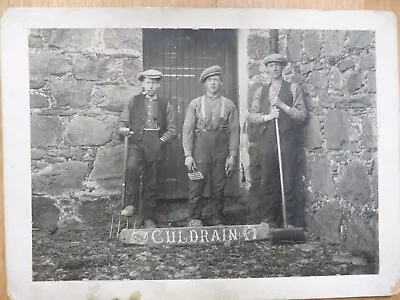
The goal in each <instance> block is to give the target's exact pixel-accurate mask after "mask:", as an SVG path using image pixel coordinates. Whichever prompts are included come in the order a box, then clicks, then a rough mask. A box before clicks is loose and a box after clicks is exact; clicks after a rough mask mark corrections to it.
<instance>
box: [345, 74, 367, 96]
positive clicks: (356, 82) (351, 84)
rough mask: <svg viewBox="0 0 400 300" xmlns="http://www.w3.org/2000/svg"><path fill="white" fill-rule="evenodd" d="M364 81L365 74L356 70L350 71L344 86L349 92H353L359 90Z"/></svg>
mask: <svg viewBox="0 0 400 300" xmlns="http://www.w3.org/2000/svg"><path fill="white" fill-rule="evenodd" d="M364 82H365V76H364V75H363V74H362V73H361V72H358V71H354V72H351V73H350V75H349V77H347V80H346V88H347V90H348V91H349V93H350V94H353V93H355V92H356V91H357V90H359V89H360V88H361V87H362V86H363V85H364Z"/></svg>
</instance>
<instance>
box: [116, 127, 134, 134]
mask: <svg viewBox="0 0 400 300" xmlns="http://www.w3.org/2000/svg"><path fill="white" fill-rule="evenodd" d="M118 132H119V134H121V135H123V136H128V135H130V133H131V132H130V130H129V128H128V127H121V128H120V129H118Z"/></svg>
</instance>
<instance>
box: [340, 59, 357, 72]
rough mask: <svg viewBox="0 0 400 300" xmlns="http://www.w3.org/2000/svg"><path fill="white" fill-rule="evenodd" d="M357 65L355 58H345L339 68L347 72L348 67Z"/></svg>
mask: <svg viewBox="0 0 400 300" xmlns="http://www.w3.org/2000/svg"><path fill="white" fill-rule="evenodd" d="M355 65H356V63H355V61H354V60H353V59H344V60H342V61H341V62H340V63H339V70H340V71H341V72H345V71H347V70H348V69H351V68H353V67H354V66H355Z"/></svg>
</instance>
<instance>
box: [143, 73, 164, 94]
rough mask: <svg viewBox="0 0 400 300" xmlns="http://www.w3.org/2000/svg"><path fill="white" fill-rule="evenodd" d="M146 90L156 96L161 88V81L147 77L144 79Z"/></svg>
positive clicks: (144, 88)
mask: <svg viewBox="0 0 400 300" xmlns="http://www.w3.org/2000/svg"><path fill="white" fill-rule="evenodd" d="M142 87H143V90H144V92H145V93H146V94H147V95H149V96H154V95H155V94H156V93H157V91H158V89H159V88H160V81H159V80H156V79H151V78H147V77H145V78H144V79H143V81H142Z"/></svg>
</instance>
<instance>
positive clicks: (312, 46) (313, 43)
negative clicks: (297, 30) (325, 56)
mask: <svg viewBox="0 0 400 300" xmlns="http://www.w3.org/2000/svg"><path fill="white" fill-rule="evenodd" d="M303 46H304V52H305V54H306V55H307V57H308V58H309V59H311V60H313V59H315V58H317V57H318V56H319V54H320V52H321V39H320V37H319V35H318V32H317V31H306V32H304V37H303Z"/></svg>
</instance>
